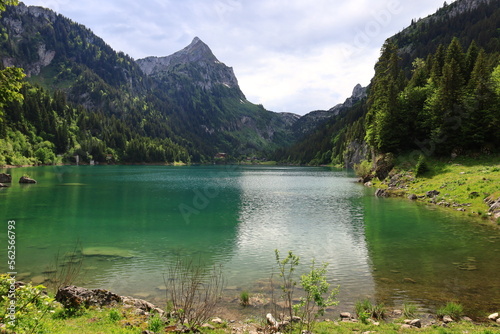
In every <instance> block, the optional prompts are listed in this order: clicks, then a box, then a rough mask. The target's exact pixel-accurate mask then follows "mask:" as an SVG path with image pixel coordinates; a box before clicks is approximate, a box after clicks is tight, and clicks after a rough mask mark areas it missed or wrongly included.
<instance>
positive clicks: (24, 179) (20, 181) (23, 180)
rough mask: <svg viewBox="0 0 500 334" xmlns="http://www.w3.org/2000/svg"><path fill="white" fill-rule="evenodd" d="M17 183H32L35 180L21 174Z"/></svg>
mask: <svg viewBox="0 0 500 334" xmlns="http://www.w3.org/2000/svg"><path fill="white" fill-rule="evenodd" d="M19 183H25V184H30V183H31V184H32V183H36V180H34V179H32V178H30V177H27V176H21V178H20V179H19Z"/></svg>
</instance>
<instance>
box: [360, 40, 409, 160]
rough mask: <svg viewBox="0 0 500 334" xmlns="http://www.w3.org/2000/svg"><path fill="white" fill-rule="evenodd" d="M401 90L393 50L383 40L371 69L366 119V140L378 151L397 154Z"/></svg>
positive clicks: (400, 75) (401, 78)
mask: <svg viewBox="0 0 500 334" xmlns="http://www.w3.org/2000/svg"><path fill="white" fill-rule="evenodd" d="M403 87H404V75H403V72H402V69H401V68H400V66H399V57H398V54H397V47H396V45H395V44H393V43H392V42H390V41H386V43H385V44H384V46H383V48H382V52H381V56H380V58H379V61H378V62H377V65H376V66H375V77H374V78H373V81H372V88H371V94H370V98H369V100H368V113H367V116H366V141H367V142H368V144H369V145H370V146H371V147H372V148H374V149H375V150H377V151H379V152H383V153H386V152H395V151H397V150H398V149H399V147H400V144H401V142H402V140H403V136H404V135H405V133H406V129H405V128H404V127H405V123H404V122H403V119H402V118H403V115H401V108H400V103H399V99H398V96H399V94H400V92H401V90H402V88H403Z"/></svg>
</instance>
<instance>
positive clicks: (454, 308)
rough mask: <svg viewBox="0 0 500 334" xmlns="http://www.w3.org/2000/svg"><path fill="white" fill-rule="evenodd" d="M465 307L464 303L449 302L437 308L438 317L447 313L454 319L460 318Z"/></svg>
mask: <svg viewBox="0 0 500 334" xmlns="http://www.w3.org/2000/svg"><path fill="white" fill-rule="evenodd" d="M463 312H464V308H463V306H462V305H460V304H458V303H454V302H449V303H447V304H446V305H445V306H443V307H441V308H439V309H438V310H437V315H438V317H441V318H442V317H444V316H445V315H447V316H450V317H451V318H452V319H454V320H458V319H460V318H461V317H462V315H463Z"/></svg>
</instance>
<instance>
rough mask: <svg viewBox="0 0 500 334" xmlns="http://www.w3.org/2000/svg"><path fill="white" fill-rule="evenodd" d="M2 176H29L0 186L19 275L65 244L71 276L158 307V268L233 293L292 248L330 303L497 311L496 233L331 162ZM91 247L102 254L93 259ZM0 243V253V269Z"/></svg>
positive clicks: (48, 263) (49, 259) (256, 284)
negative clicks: (190, 269) (323, 276)
mask: <svg viewBox="0 0 500 334" xmlns="http://www.w3.org/2000/svg"><path fill="white" fill-rule="evenodd" d="M8 172H9V173H11V174H12V175H13V179H14V180H18V179H19V177H20V176H22V175H23V174H24V173H28V174H29V175H30V176H31V177H33V178H35V179H36V180H37V181H38V184H36V185H19V184H17V183H16V182H14V183H13V184H12V186H11V187H10V188H7V189H0V219H2V220H3V221H4V223H3V224H2V226H4V228H5V231H2V232H0V241H1V243H2V244H6V241H7V238H6V234H7V233H6V225H7V221H9V220H15V221H16V227H17V228H16V246H17V253H16V257H17V259H16V261H17V263H16V271H17V272H18V273H19V274H22V275H21V276H24V277H22V278H23V279H25V280H28V279H30V278H33V277H37V279H38V280H43V279H45V278H48V276H50V274H47V273H44V272H46V271H48V270H49V269H51V268H52V267H53V266H54V264H55V258H56V256H57V254H59V258H60V259H61V258H62V257H63V256H64V254H66V253H68V252H71V251H72V250H73V249H74V248H75V245H77V244H78V245H80V246H81V248H83V249H84V252H85V250H86V251H87V256H85V257H84V262H83V265H82V267H83V271H82V274H83V275H81V276H80V278H79V280H78V281H77V282H76V283H78V284H82V285H85V286H87V287H91V288H93V287H100V288H106V289H110V290H112V291H115V292H117V293H119V294H122V295H135V296H138V297H141V298H146V299H149V300H152V301H155V302H158V303H160V304H161V302H162V301H164V299H165V298H164V296H165V291H164V290H165V287H164V275H165V273H166V272H167V268H169V266H170V265H171V264H172V263H173V262H174V261H176V260H177V259H178V258H184V259H186V258H192V259H195V260H196V261H198V260H200V261H202V262H203V263H204V264H205V265H206V266H207V267H210V266H211V265H213V264H222V265H223V272H224V278H225V280H226V286H227V289H226V294H227V296H228V297H237V296H238V295H239V292H240V291H242V290H248V291H250V292H251V293H254V294H255V293H259V292H263V293H268V292H269V279H270V277H271V274H272V272H273V271H275V269H274V263H275V259H274V250H275V249H279V250H280V251H281V252H282V254H283V255H284V254H285V253H286V252H288V250H293V252H294V253H295V254H297V255H299V256H300V257H301V262H302V266H301V268H300V269H299V271H298V272H299V273H300V272H303V271H304V270H306V269H307V268H308V265H309V262H310V260H312V259H313V258H314V259H315V260H316V262H317V263H320V262H328V263H329V267H328V273H329V274H328V275H329V276H328V278H329V281H330V282H331V283H332V284H333V285H335V286H336V285H340V293H339V295H338V299H339V300H340V302H341V305H340V306H338V307H337V309H341V308H343V309H346V308H352V306H353V304H354V303H355V301H357V300H360V299H364V298H370V299H371V300H372V301H375V302H384V303H386V304H388V305H390V306H394V307H401V305H402V303H403V302H408V301H412V302H415V303H417V304H418V305H419V306H420V307H421V308H422V309H429V310H434V309H435V308H436V307H437V306H441V305H443V304H445V303H446V302H447V301H451V300H453V301H458V302H461V303H462V304H463V305H464V306H465V307H466V310H467V311H468V313H469V314H471V315H481V314H482V313H484V312H488V311H495V310H498V309H499V308H500V278H499V276H498V275H499V273H500V264H499V263H498V261H497V260H495V259H496V258H498V255H499V254H500V232H499V231H498V229H493V228H491V227H488V226H482V225H479V224H478V223H477V222H470V221H467V219H466V218H464V217H463V216H458V215H454V214H452V213H447V212H443V211H441V210H437V209H436V208H433V207H427V206H425V205H420V204H416V203H413V202H410V201H406V200H398V199H379V198H375V197H374V196H373V190H372V189H367V188H364V187H362V186H360V185H359V184H357V183H356V182H355V179H354V177H353V175H352V174H351V173H350V172H347V171H344V170H337V169H330V168H300V167H261V166H255V167H254V166H193V167H164V166H57V167H37V168H19V169H11V170H8ZM96 247H99V248H98V249H97V251H96ZM103 247H104V250H103ZM89 248H91V249H90V251H93V252H94V253H91V254H90V253H88V252H89ZM99 251H100V252H101V253H104V254H101V255H102V256H96V252H97V255H98V254H99ZM106 252H108V253H109V252H112V253H113V252H114V253H113V254H111V255H115V256H105V255H106V254H105V253H106ZM117 252H118V255H119V256H116V255H117ZM6 253H7V252H6V251H3V252H1V253H0V261H1V262H0V269H1V270H2V271H7V265H6V263H7V254H6ZM89 254H90V255H93V256H90V255H89ZM123 254H125V255H123ZM108 255H110V254H108ZM59 262H61V260H59Z"/></svg>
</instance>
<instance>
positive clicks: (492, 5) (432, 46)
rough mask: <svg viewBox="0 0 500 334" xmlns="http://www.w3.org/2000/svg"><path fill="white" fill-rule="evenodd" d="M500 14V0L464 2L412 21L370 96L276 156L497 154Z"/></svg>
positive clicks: (385, 58) (349, 160)
mask: <svg viewBox="0 0 500 334" xmlns="http://www.w3.org/2000/svg"><path fill="white" fill-rule="evenodd" d="M499 16H500V7H499V6H498V1H488V0H484V1H469V0H458V1H456V2H454V3H453V4H451V5H446V4H445V6H444V7H443V8H441V9H440V10H439V11H438V12H437V13H436V14H434V15H432V16H430V17H428V18H425V19H422V20H419V21H415V20H414V21H412V24H411V26H410V27H408V28H407V29H405V30H403V31H402V32H401V33H399V34H397V35H395V36H393V37H391V38H389V39H388V40H387V42H386V43H385V44H384V46H383V48H382V51H381V56H380V59H379V61H378V62H377V64H376V66H375V77H374V78H373V79H372V82H371V84H370V87H369V93H368V99H366V100H365V101H363V102H361V103H360V104H358V105H356V106H354V107H353V108H352V109H351V110H349V111H348V112H346V113H345V114H343V115H340V116H338V117H336V118H334V119H332V120H331V121H330V122H328V123H327V124H326V125H325V126H323V127H321V128H319V129H318V130H317V131H316V132H315V133H314V134H312V135H310V136H307V137H306V138H304V139H303V140H302V141H300V142H299V143H297V144H295V145H293V146H291V147H290V148H288V149H287V150H280V151H278V152H277V155H276V158H277V159H278V160H280V161H284V162H292V163H302V164H317V163H323V164H327V163H334V164H341V165H347V166H351V167H352V165H353V164H354V163H357V162H359V161H360V160H363V159H371V156H372V155H373V154H376V153H388V152H391V153H396V154H402V153H405V152H413V151H417V152H420V153H422V154H425V155H447V154H450V153H455V154H464V153H470V152H483V153H489V152H497V151H498V150H499V144H500V137H499V131H498V129H499V126H500V123H499V122H500V115H499V113H500V104H499V99H500V95H499V93H500V92H499V90H498V89H499V86H498V82H499V81H498V80H499V79H498V74H499V72H500V69H499V60H500V58H499V52H500V42H499V41H500V36H499V31H500V30H499V28H500V26H499V22H500V19H499ZM304 152H306V153H304Z"/></svg>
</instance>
